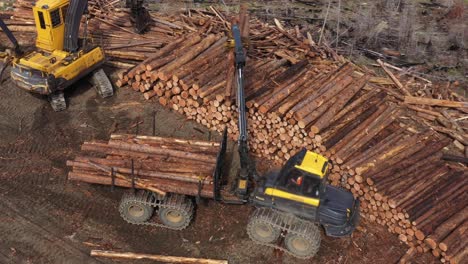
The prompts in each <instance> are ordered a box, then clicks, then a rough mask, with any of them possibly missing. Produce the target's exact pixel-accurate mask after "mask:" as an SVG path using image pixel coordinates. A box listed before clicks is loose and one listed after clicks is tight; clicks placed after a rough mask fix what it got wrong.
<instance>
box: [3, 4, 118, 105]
mask: <svg viewBox="0 0 468 264" xmlns="http://www.w3.org/2000/svg"><path fill="white" fill-rule="evenodd" d="M87 4H88V1H87V0H39V1H37V2H36V4H35V6H34V7H33V15H34V21H35V24H36V31H37V38H36V49H35V50H34V51H32V52H29V53H25V54H22V53H21V51H20V49H19V46H18V42H17V41H16V39H15V37H14V36H13V34H12V33H11V31H10V30H8V27H7V26H6V25H5V23H3V21H1V20H0V27H1V28H2V30H3V31H4V32H5V33H6V34H7V36H8V38H9V39H10V40H11V42H12V43H13V46H14V52H13V56H12V57H13V58H12V67H11V78H12V80H13V82H14V83H15V84H16V85H17V86H18V87H20V88H23V89H25V90H27V91H29V92H32V93H38V94H42V95H47V96H48V98H49V102H50V104H51V106H52V108H53V109H54V111H62V110H65V109H66V101H65V97H64V93H63V91H64V90H65V89H66V88H68V87H70V86H71V85H72V84H73V83H75V82H76V81H78V80H80V79H81V78H83V77H85V76H87V75H89V74H91V83H92V84H93V85H94V86H95V87H96V90H97V92H98V94H99V95H100V96H102V97H103V98H106V97H110V96H112V95H113V94H114V91H113V88H112V84H111V82H110V81H109V79H108V77H107V76H106V74H105V73H104V71H103V70H102V68H101V66H102V64H103V63H104V61H105V55H104V51H103V49H102V48H101V47H99V46H96V45H92V44H91V43H89V41H88V40H87V37H86V31H87V24H88V23H87V21H88V14H87V12H86V11H87ZM83 15H86V23H85V29H84V32H85V36H84V38H83V39H80V38H79V37H78V35H79V29H80V24H81V18H82V17H83Z"/></svg>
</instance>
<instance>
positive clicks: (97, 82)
mask: <svg viewBox="0 0 468 264" xmlns="http://www.w3.org/2000/svg"><path fill="white" fill-rule="evenodd" d="M91 83H92V84H93V85H94V87H95V88H96V91H97V93H98V94H99V95H100V96H101V97H102V98H107V97H111V96H112V95H114V90H113V88H112V84H111V82H110V81H109V78H108V77H107V75H106V73H105V72H104V70H103V69H99V70H96V71H95V72H94V73H93V74H92V76H91Z"/></svg>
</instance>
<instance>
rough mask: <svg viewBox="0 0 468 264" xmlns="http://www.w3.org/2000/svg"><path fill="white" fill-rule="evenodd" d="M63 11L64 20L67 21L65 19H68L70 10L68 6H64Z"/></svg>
mask: <svg viewBox="0 0 468 264" xmlns="http://www.w3.org/2000/svg"><path fill="white" fill-rule="evenodd" d="M61 9H62V20H63V21H65V18H66V17H67V10H68V6H67V5H66V6H64V7H62V8H61Z"/></svg>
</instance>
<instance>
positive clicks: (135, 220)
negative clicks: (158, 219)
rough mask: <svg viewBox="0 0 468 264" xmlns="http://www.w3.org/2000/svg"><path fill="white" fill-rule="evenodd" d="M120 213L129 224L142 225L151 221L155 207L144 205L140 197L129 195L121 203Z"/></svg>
mask: <svg viewBox="0 0 468 264" xmlns="http://www.w3.org/2000/svg"><path fill="white" fill-rule="evenodd" d="M119 212H120V215H121V216H122V218H123V219H124V220H125V221H127V222H128V223H131V224H141V223H145V222H147V221H148V220H149V219H151V217H152V216H153V213H154V207H152V206H150V205H147V204H144V203H142V202H141V201H140V199H139V196H136V195H133V194H128V193H127V194H125V195H124V196H123V197H122V200H121V201H120V206H119Z"/></svg>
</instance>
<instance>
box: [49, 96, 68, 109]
mask: <svg viewBox="0 0 468 264" xmlns="http://www.w3.org/2000/svg"><path fill="white" fill-rule="evenodd" d="M48 99H49V103H50V106H52V109H54V111H55V112H60V111H63V110H65V109H67V103H66V102H65V96H64V95H63V92H57V93H54V94H50V95H49V97H48Z"/></svg>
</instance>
